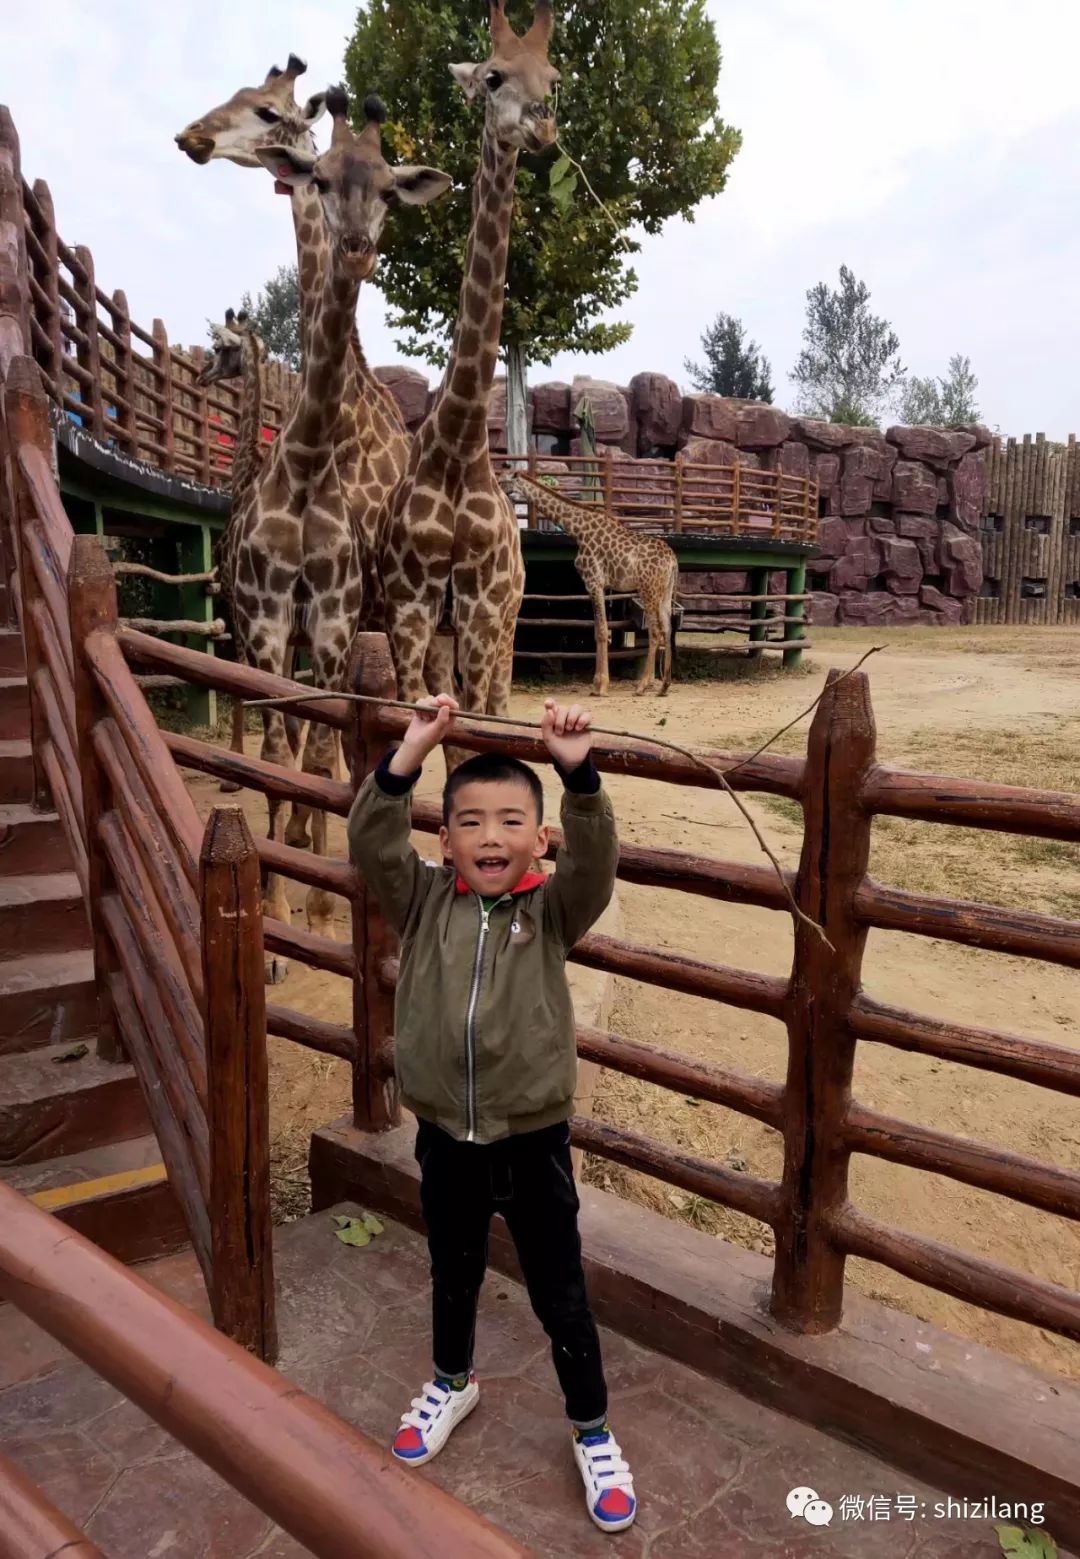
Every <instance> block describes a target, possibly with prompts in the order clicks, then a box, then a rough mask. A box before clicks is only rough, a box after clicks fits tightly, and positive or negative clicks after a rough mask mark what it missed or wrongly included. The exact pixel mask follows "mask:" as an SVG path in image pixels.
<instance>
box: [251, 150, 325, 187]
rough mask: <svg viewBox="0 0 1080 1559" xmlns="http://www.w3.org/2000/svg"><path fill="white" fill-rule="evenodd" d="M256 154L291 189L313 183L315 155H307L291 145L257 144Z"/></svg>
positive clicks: (277, 178)
mask: <svg viewBox="0 0 1080 1559" xmlns="http://www.w3.org/2000/svg"><path fill="white" fill-rule="evenodd" d="M255 155H256V157H257V158H258V159H259V161H260V162H261V163H262V165H263V167H264V168H269V169H270V172H271V173H272V174H273V175H274V178H275V180H276V181H277V183H278V184H285V185H287V186H288V188H289V189H302V188H303V187H304V185H305V184H310V183H311V175H312V170H313V169H314V167H315V159H314V157H305V156H304V154H303V153H302V152H298V151H295V150H294V149H293V148H292V147H291V146H257V147H256V148H255Z"/></svg>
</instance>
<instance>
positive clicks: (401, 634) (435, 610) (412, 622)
mask: <svg viewBox="0 0 1080 1559" xmlns="http://www.w3.org/2000/svg"><path fill="white" fill-rule="evenodd" d="M442 605H443V591H442V590H441V589H440V590H430V591H429V592H428V593H427V594H426V595H424V596H420V597H417V598H414V599H412V600H410V601H406V602H402V601H396V600H393V599H389V600H388V601H387V603H386V636H387V638H388V639H389V640H390V655H391V657H392V659H393V662H394V670H395V672H396V673H397V681H398V697H399V698H400V699H402V700H403V701H404V702H405V703H408V704H415V703H418V702H419V701H420V699H422V698H423V697H424V696H425V695H426V694H427V692H428V691H429V689H428V684H427V681H426V671H427V670H429V669H430V670H432V671H434V670H436V669H438V670H439V671H440V673H441V674H445V675H447V685H446V686H442V687H435V688H432V689H431V691H432V692H437V693H452V692H453V691H454V686H453V675H452V672H453V661H452V660H448V658H447V657H446V656H445V654H443V655H442V657H441V659H436V660H435V661H430V660H429V649H430V647H431V645H432V641H433V640H434V639H435V637H436V630H437V628H438V625H439V619H440V617H441V616H442ZM436 653H437V652H436Z"/></svg>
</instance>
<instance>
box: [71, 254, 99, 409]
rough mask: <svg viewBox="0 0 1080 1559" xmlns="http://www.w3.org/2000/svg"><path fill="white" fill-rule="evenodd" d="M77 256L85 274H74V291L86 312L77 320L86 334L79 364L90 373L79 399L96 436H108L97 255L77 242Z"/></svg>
mask: <svg viewBox="0 0 1080 1559" xmlns="http://www.w3.org/2000/svg"><path fill="white" fill-rule="evenodd" d="M75 258H76V259H77V260H78V262H79V264H80V266H81V267H82V272H83V274H82V275H81V276H80V275H78V274H76V276H75V291H76V292H77V293H78V294H79V297H80V298H81V299H82V301H83V303H84V305H85V309H86V312H85V314H84V316H83V318H82V319H81V320H79V321H78V325H79V329H80V330H81V331H82V332H83V334H84V335H85V336H86V345H85V346H80V347H79V348H78V352H77V356H78V359H79V367H80V368H85V369H86V372H87V373H88V374H89V375H90V386H89V388H87V386H86V385H84V384H81V385H80V386H79V399H80V400H81V401H83V402H84V403H85V405H86V408H87V415H86V423H87V426H88V427H89V429H90V431H91V433H93V435H94V437H95V438H104V437H105V407H104V404H103V402H102V399H101V338H100V336H99V335H98V317H97V288H96V285H95V282H94V257H93V255H92V254H91V253H90V251H89V249H87V248H86V247H85V245H83V244H76V246H75Z"/></svg>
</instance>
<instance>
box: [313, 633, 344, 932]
mask: <svg viewBox="0 0 1080 1559" xmlns="http://www.w3.org/2000/svg"><path fill="white" fill-rule="evenodd" d="M348 642H349V643H351V635H350V636H349V640H348ZM346 671H347V659H346V655H345V654H343V653H342V652H341V651H340V650H335V649H334V648H333V645H332V641H331V642H330V643H327V642H326V641H325V640H324V641H323V642H321V643H320V635H319V632H318V629H316V630H315V632H313V634H312V647H311V679H312V682H313V684H314V686H315V687H317V688H340V687H343V686H344V683H345V675H346ZM336 735H337V733H336V731H334V730H333V729H332V728H331V727H330V726H328V725H322V724H320V723H319V722H318V721H317V720H313V721H312V722H311V723H310V725H309V726H308V734H307V741H306V742H305V743H304V757H303V764H302V768H303V772H304V773H305V774H311V775H313V776H315V777H317V778H319V779H333V778H334V777H335V772H336V768H337V761H338V746H337V742H336V740H335V738H336ZM307 811H308V812H309V814H310V817H311V849H312V854H314V855H320V856H323V857H325V855H326V853H327V846H326V813H325V812H324V811H323V810H322V808H321V807H311V808H308V809H307ZM305 909H306V912H307V924H308V930H309V931H311V932H312V933H313V934H314V935H316V936H325V937H330V938H333V935H334V896H333V894H332V893H328V892H327V891H326V889H325V888H309V889H308V894H307V898H306V900H305Z"/></svg>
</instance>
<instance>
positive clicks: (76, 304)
mask: <svg viewBox="0 0 1080 1559" xmlns="http://www.w3.org/2000/svg"><path fill="white" fill-rule="evenodd" d="M5 114H6V111H5ZM8 124H9V125H10V119H8ZM12 133H13V132H12ZM19 189H20V203H21V208H22V221H21V229H22V231H21V234H20V244H21V248H22V259H23V260H24V265H23V267H22V269H23V273H24V275H25V279H26V286H27V290H28V297H27V304H28V322H29V329H30V340H31V344H32V350H33V355H34V358H35V360H36V362H37V363H38V365H39V366H40V368H41V370H42V373H43V375H44V377H45V383H46V386H47V388H48V391H49V394H50V396H51V397H52V399H53V401H54V402H55V403H56V404H57V406H59V407H60V408H61V409H62V410H63V412H64V413H65V414H66V415H67V416H69V417H71V418H72V419H73V420H74V421H75V422H76V423H77V424H79V425H80V426H82V427H84V428H85V429H86V430H87V431H88V432H89V433H92V434H93V436H94V437H95V438H96V439H98V440H99V441H100V442H101V443H103V444H106V445H108V446H111V447H115V448H116V449H117V450H119V451H120V452H121V453H123V454H125V455H128V456H130V457H131V458H132V459H134V460H142V461H145V462H147V463H148V464H150V465H153V466H157V467H159V468H160V469H161V470H162V471H167V472H171V473H175V474H176V475H178V476H182V477H186V478H188V479H190V480H191V481H195V482H199V483H202V484H203V485H205V486H208V487H214V486H222V485H225V486H227V485H228V481H229V472H230V470H231V467H232V455H233V446H234V441H235V437H236V432H237V426H238V422H239V408H240V391H239V387H238V386H237V387H233V386H231V385H228V384H216V385H211V386H209V387H202V386H200V385H198V384H197V383H196V378H197V375H198V372H199V369H200V368H201V366H202V363H203V361H204V355H205V354H204V353H203V351H202V350H201V349H196V350H195V351H194V352H184V351H180V350H178V349H177V348H176V347H175V346H173V345H171V344H170V342H169V338H168V333H167V331H166V329H165V326H164V324H163V323H162V321H161V320H160V319H155V320H154V322H153V324H152V326H151V328H150V329H149V330H147V329H145V328H144V327H143V326H142V325H140V324H138V323H137V322H136V321H135V320H133V319H132V318H131V315H130V312H129V310H128V303H127V298H126V297H125V295H124V293H123V292H121V291H116V292H113V293H111V294H109V293H107V292H105V291H103V290H102V288H101V287H100V286H99V285H98V283H97V280H96V275H95V271H94V257H93V255H92V254H91V252H90V250H89V249H87V248H85V247H84V246H83V245H81V244H76V245H75V246H74V247H71V246H69V245H68V244H66V243H65V242H64V240H63V239H62V238H61V237H60V236H59V233H58V232H57V228H56V214H55V211H54V209H53V202H52V196H51V195H50V193H49V186H48V185H47V184H46V183H45V181H44V180H43V179H38V180H36V181H35V183H34V184H33V185H32V186H31V185H29V184H27V183H26V182H25V180H23V179H21V178H20V180H19ZM296 378H297V376H296V375H295V374H292V373H290V372H289V371H288V370H287V369H285V368H283V367H282V366H281V365H280V364H277V363H268V364H266V365H265V367H264V371H263V401H262V415H263V424H264V430H265V433H266V434H268V435H273V434H276V433H277V432H278V430H279V429H280V427H281V423H282V420H283V416H284V412H285V408H286V407H287V406H288V403H289V400H290V399H291V396H292V393H293V389H294V387H295V383H296Z"/></svg>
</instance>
